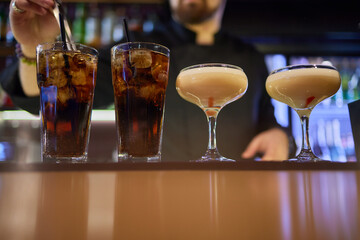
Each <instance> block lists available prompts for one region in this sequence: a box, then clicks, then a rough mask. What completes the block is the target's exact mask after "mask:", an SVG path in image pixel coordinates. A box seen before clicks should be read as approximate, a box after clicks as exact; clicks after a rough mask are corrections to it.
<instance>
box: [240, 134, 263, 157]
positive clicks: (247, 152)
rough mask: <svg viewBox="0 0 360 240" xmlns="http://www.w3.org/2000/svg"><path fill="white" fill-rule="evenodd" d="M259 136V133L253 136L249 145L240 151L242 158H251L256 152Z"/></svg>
mask: <svg viewBox="0 0 360 240" xmlns="http://www.w3.org/2000/svg"><path fill="white" fill-rule="evenodd" d="M260 141H261V137H259V135H257V136H255V137H254V138H253V139H252V140H251V142H250V143H249V145H248V146H247V147H246V149H245V151H244V152H243V153H242V155H241V157H242V158H253V157H255V154H256V153H257V152H258V149H259V146H260Z"/></svg>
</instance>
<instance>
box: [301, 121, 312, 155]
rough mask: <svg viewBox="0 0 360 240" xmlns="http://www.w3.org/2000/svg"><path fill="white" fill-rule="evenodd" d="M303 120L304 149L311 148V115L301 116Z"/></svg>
mask: <svg viewBox="0 0 360 240" xmlns="http://www.w3.org/2000/svg"><path fill="white" fill-rule="evenodd" d="M300 121H301V130H302V136H303V138H302V149H303V150H310V151H311V147H310V141H309V116H306V115H302V116H300Z"/></svg>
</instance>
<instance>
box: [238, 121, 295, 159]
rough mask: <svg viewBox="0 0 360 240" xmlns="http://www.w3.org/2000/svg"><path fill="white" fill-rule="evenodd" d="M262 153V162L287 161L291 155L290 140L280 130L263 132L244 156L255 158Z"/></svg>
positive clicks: (250, 145) (252, 141)
mask: <svg viewBox="0 0 360 240" xmlns="http://www.w3.org/2000/svg"><path fill="white" fill-rule="evenodd" d="M257 153H262V154H263V156H262V158H261V160H262V161H282V160H287V159H288V155H289V140H288V137H287V135H286V133H285V132H284V131H283V130H281V129H279V128H272V129H270V130H267V131H264V132H261V133H260V134H258V135H256V136H255V137H254V138H253V139H252V140H251V142H250V143H249V145H248V146H247V148H246V149H245V151H244V152H243V154H242V157H243V158H252V157H255V154H257Z"/></svg>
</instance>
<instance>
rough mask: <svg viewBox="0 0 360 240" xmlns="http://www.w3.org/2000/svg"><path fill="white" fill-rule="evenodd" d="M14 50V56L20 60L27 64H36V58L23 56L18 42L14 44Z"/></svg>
mask: <svg viewBox="0 0 360 240" xmlns="http://www.w3.org/2000/svg"><path fill="white" fill-rule="evenodd" d="M15 52H16V56H17V57H18V58H19V59H20V60H21V62H23V63H25V64H27V65H36V58H29V57H27V56H25V55H24V53H23V52H22V50H21V46H20V44H19V43H17V44H16V48H15Z"/></svg>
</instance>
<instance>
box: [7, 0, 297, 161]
mask: <svg viewBox="0 0 360 240" xmlns="http://www.w3.org/2000/svg"><path fill="white" fill-rule="evenodd" d="M225 2H226V1H225V0H170V2H169V3H170V9H171V13H172V19H171V20H170V21H168V22H166V23H164V24H158V25H157V26H155V29H154V31H153V32H151V33H148V34H146V35H144V34H141V35H138V36H132V40H133V41H134V40H136V41H147V42H156V43H159V44H162V45H164V46H167V47H168V48H169V49H170V51H171V59H170V78H169V85H168V88H167V93H166V110H165V122H164V134H163V148H162V159H163V161H186V160H192V159H197V158H199V157H200V156H202V154H203V153H204V152H205V150H206V146H207V143H208V142H207V141H208V128H207V122H206V118H205V114H204V113H203V112H202V110H201V109H200V108H199V107H197V106H195V105H194V104H191V103H188V102H186V101H185V100H183V99H182V98H180V96H179V95H178V94H177V92H176V89H175V80H176V76H177V74H178V73H179V71H180V70H181V69H182V68H184V67H187V66H190V65H193V64H199V63H208V62H221V63H228V64H233V65H237V66H240V67H241V68H242V69H243V70H244V72H245V74H246V75H247V77H248V80H249V87H248V90H247V92H246V93H245V95H244V96H243V97H242V98H241V99H240V100H237V101H235V102H233V103H231V104H229V105H227V106H226V107H224V108H223V109H222V110H221V114H219V117H218V123H217V144H218V149H219V151H220V153H221V154H222V155H223V156H225V157H228V158H232V159H238V160H239V159H243V158H254V157H255V156H256V155H257V154H258V155H259V156H261V159H262V160H285V159H288V157H289V155H292V154H294V152H293V150H291V149H295V148H294V143H293V141H291V140H290V141H289V139H291V137H290V135H289V134H287V133H286V132H285V131H284V129H282V128H281V127H280V126H279V125H278V124H277V122H276V120H275V118H274V109H273V106H272V105H271V102H270V98H269V96H268V94H267V93H266V91H265V79H266V77H267V75H268V73H267V69H266V66H265V63H264V57H263V55H261V54H260V53H258V52H257V51H256V50H255V49H254V48H253V47H252V46H249V45H247V44H244V43H243V42H242V41H241V40H240V39H238V38H236V37H234V36H231V35H230V34H228V33H225V32H223V31H222V30H221V20H222V15H223V12H224V8H225ZM53 6H54V3H53V0H12V2H11V4H10V23H11V29H12V32H13V34H14V36H15V38H16V40H17V42H18V43H19V45H18V49H17V53H18V54H17V55H18V58H19V61H18V63H16V64H14V65H13V66H11V67H9V68H7V69H6V70H5V71H4V73H3V76H2V79H1V84H2V86H3V88H4V89H5V90H6V91H7V92H8V94H9V95H10V96H11V97H12V99H13V101H14V103H15V104H16V105H17V106H19V107H21V108H23V109H25V110H27V111H29V112H31V113H34V114H38V112H39V89H38V87H37V82H36V68H35V55H36V54H35V47H36V45H37V44H39V43H42V42H49V41H54V40H55V38H56V36H58V35H59V28H58V24H57V22H56V20H55V18H54V16H53V14H52V8H53ZM110 48H111V46H109V47H107V48H104V49H101V50H100V51H99V53H100V55H99V65H98V78H97V85H96V90H95V100H94V108H104V107H106V106H108V105H110V104H111V103H113V100H114V99H113V89H112V80H111V68H110Z"/></svg>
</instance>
